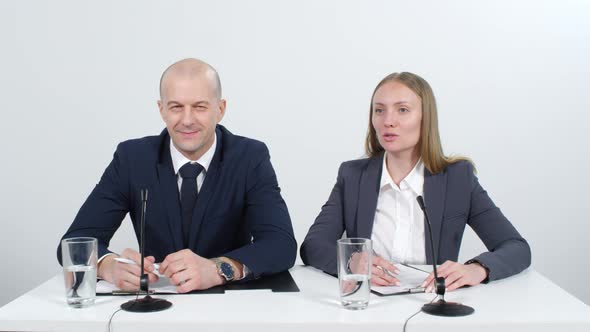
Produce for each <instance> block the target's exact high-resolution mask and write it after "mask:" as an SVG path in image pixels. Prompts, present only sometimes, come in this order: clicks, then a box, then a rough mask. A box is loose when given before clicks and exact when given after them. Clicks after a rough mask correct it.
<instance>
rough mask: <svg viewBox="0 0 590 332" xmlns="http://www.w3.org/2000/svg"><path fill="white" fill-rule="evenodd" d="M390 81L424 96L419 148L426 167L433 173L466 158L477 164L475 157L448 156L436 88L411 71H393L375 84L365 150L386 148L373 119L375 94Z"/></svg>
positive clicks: (372, 152) (376, 152)
mask: <svg viewBox="0 0 590 332" xmlns="http://www.w3.org/2000/svg"><path fill="white" fill-rule="evenodd" d="M388 82H399V83H401V84H403V85H405V86H406V87H408V88H409V89H410V90H412V91H413V92H414V93H415V94H417V95H418V97H420V99H421V100H422V123H421V125H420V139H419V140H418V148H419V151H420V157H421V158H422V162H423V163H424V167H426V168H427V169H428V170H429V171H430V173H432V174H437V173H440V172H442V171H444V170H445V168H446V167H447V166H448V165H450V164H453V163H456V162H458V161H462V160H465V161H468V162H470V163H471V164H473V162H472V161H471V159H469V158H466V157H461V156H451V157H447V156H445V155H444V153H443V149H442V144H441V142H440V135H439V131H438V112H437V110H436V100H435V98H434V93H433V92H432V88H430V85H429V84H428V82H426V81H425V80H424V79H423V78H422V77H420V76H418V75H416V74H412V73H409V72H401V73H393V74H389V75H387V76H386V77H385V78H384V79H382V80H381V82H379V84H377V86H376V87H375V90H373V95H372V96H371V104H370V105H369V127H368V129H367V137H366V138H365V152H366V154H367V156H368V157H369V158H372V157H377V156H379V155H380V154H381V153H383V151H384V149H383V147H382V146H381V144H379V139H378V138H377V133H376V132H375V128H374V127H373V124H372V122H371V119H372V116H373V98H374V97H375V93H376V92H377V90H378V89H379V88H380V87H381V86H383V85H384V84H385V83H388ZM474 169H475V166H474Z"/></svg>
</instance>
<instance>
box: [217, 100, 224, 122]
mask: <svg viewBox="0 0 590 332" xmlns="http://www.w3.org/2000/svg"><path fill="white" fill-rule="evenodd" d="M225 106H226V101H225V99H220V100H219V113H217V123H219V122H221V119H223V116H224V115H225Z"/></svg>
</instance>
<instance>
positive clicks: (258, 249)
mask: <svg viewBox="0 0 590 332" xmlns="http://www.w3.org/2000/svg"><path fill="white" fill-rule="evenodd" d="M251 155H254V156H256V157H255V158H253V159H252V162H251V166H250V167H249V170H248V175H247V180H246V197H245V199H246V209H245V212H244V215H243V218H244V222H245V225H246V227H247V228H248V229H249V230H250V233H251V234H252V242H251V243H250V244H248V245H246V246H243V247H240V248H238V249H236V250H233V251H231V252H228V253H226V254H225V255H224V256H226V257H229V258H232V259H234V260H236V261H238V262H240V263H242V264H244V265H246V266H247V267H248V269H249V270H250V271H251V272H252V275H251V276H250V277H253V278H257V277H259V276H261V275H265V274H273V273H278V272H281V271H285V270H288V269H289V268H291V267H292V266H293V264H294V263H295V258H296V256H297V242H296V241H295V236H294V234H293V226H292V224H291V218H290V216H289V211H288V209H287V205H286V204H285V201H284V200H283V198H282V197H281V190H280V188H279V185H278V182H277V177H276V175H275V171H274V169H273V167H272V164H271V162H270V155H269V152H268V148H267V147H266V146H265V145H264V144H263V143H260V144H259V145H257V146H256V147H255V150H253V151H252V153H251Z"/></svg>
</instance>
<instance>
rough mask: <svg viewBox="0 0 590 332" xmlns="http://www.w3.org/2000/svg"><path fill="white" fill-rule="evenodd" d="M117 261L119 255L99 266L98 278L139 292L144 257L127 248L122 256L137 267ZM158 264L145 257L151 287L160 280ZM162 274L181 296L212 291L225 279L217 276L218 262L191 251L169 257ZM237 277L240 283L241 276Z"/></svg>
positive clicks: (163, 262) (162, 265)
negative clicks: (199, 291) (201, 290)
mask: <svg viewBox="0 0 590 332" xmlns="http://www.w3.org/2000/svg"><path fill="white" fill-rule="evenodd" d="M116 257H117V256H116V255H109V256H107V257H105V258H104V259H103V260H102V261H101V262H100V263H99V265H98V276H99V277H100V278H102V279H105V280H107V281H109V282H111V283H113V284H114V285H115V286H117V287H118V288H120V289H122V290H137V289H139V276H140V274H141V267H140V265H141V255H140V253H139V252H137V251H135V250H133V249H129V248H127V249H125V250H123V252H122V253H121V255H120V257H124V258H127V259H130V260H132V261H134V262H135V263H136V264H137V265H135V264H126V263H122V262H117V261H116V260H115V258H116ZM154 263H155V258H154V256H148V257H144V271H145V273H147V275H148V280H149V282H150V283H154V282H156V281H158V276H157V275H156V274H154V273H153V272H154ZM232 263H234V266H235V265H237V264H236V263H237V262H232ZM236 270H237V271H238V274H239V272H241V269H237V268H236ZM159 273H160V274H162V275H164V276H166V277H167V278H168V279H169V280H170V283H171V284H173V285H175V286H176V290H177V291H178V292H179V293H187V292H190V291H192V290H199V289H208V288H211V287H214V286H217V285H221V284H222V283H223V282H224V279H223V277H222V276H220V275H219V273H218V272H217V265H216V264H215V262H213V261H212V260H210V259H207V258H204V257H201V256H199V255H197V254H195V253H194V252H192V251H191V250H190V249H183V250H180V251H177V252H175V253H172V254H169V255H168V256H166V258H165V259H164V261H162V263H160V269H159ZM237 277H238V279H239V278H240V275H238V276H237Z"/></svg>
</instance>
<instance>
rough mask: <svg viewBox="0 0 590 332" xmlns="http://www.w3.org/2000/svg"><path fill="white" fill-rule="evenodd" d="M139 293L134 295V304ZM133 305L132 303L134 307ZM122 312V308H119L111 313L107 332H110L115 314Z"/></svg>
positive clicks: (138, 291)
mask: <svg viewBox="0 0 590 332" xmlns="http://www.w3.org/2000/svg"><path fill="white" fill-rule="evenodd" d="M140 292H141V291H140V290H137V293H136V294H135V295H136V296H135V301H136V302H135V303H137V299H139V293H140ZM135 303H133V304H134V305H135ZM121 310H123V308H121V307H119V309H117V310H115V312H113V314H112V315H111V318H109V325H107V332H111V323H112V321H113V317H115V314H116V313H118V312H119V311H121Z"/></svg>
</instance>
